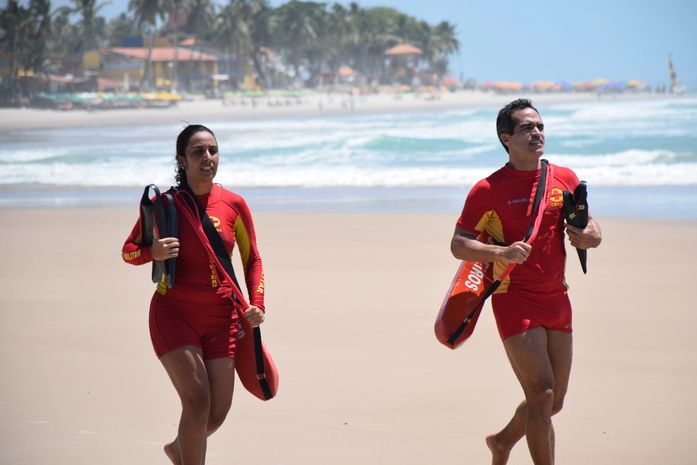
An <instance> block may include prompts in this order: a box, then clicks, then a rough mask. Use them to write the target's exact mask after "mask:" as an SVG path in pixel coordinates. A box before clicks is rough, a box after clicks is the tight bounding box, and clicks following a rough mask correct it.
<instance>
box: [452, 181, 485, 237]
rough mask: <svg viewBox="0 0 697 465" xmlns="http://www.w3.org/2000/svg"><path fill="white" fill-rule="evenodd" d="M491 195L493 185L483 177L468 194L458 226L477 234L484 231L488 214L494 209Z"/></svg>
mask: <svg viewBox="0 0 697 465" xmlns="http://www.w3.org/2000/svg"><path fill="white" fill-rule="evenodd" d="M491 196H492V192H491V185H490V184H489V181H488V180H486V179H482V180H481V181H479V182H478V183H477V184H475V185H474V187H472V189H471V190H470V191H469V194H467V200H465V205H464V207H463V208H462V213H461V214H460V218H459V219H458V220H457V227H458V228H460V229H462V230H464V231H466V232H468V233H470V234H473V235H475V236H479V235H480V234H481V233H482V232H484V230H485V229H486V224H487V222H488V215H490V214H491V213H492V211H493V206H492V205H493V201H492V199H491Z"/></svg>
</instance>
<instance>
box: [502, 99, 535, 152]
mask: <svg viewBox="0 0 697 465" xmlns="http://www.w3.org/2000/svg"><path fill="white" fill-rule="evenodd" d="M513 119H514V120H515V122H516V125H515V127H514V129H513V134H501V140H502V141H503V143H504V144H506V147H508V153H509V154H511V155H514V156H531V155H534V156H536V157H538V158H539V157H541V156H542V154H543V153H544V151H545V133H544V130H545V126H544V124H543V123H542V118H541V117H540V115H539V114H538V113H537V112H536V111H535V110H533V109H532V108H525V109H523V110H516V111H514V112H513Z"/></svg>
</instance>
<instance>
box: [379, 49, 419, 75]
mask: <svg viewBox="0 0 697 465" xmlns="http://www.w3.org/2000/svg"><path fill="white" fill-rule="evenodd" d="M422 53H423V52H422V51H421V49H420V48H417V47H414V46H413V45H410V44H399V45H395V46H394V47H392V48H390V49H388V50H387V51H385V58H386V62H387V80H388V81H389V82H390V83H391V84H405V85H411V84H413V83H414V78H416V77H417V74H418V73H417V70H418V66H419V60H420V59H421V55H422Z"/></svg>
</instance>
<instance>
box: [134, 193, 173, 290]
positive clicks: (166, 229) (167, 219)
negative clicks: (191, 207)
mask: <svg viewBox="0 0 697 465" xmlns="http://www.w3.org/2000/svg"><path fill="white" fill-rule="evenodd" d="M153 223H154V226H155V227H156V228H157V235H158V237H177V235H178V234H179V217H178V216H177V209H176V208H175V206H174V198H173V197H172V194H169V193H165V194H160V189H158V188H157V186H156V185H155V184H149V185H147V186H145V191H144V192H143V197H142V198H141V199H140V230H141V231H142V236H143V241H142V244H143V245H145V246H149V245H152V242H153V240H154V234H153ZM176 266H177V259H176V258H168V259H167V260H153V262H152V282H154V283H158V284H159V283H161V282H163V283H164V284H165V285H166V286H167V287H169V288H171V287H172V286H174V275H175V271H176Z"/></svg>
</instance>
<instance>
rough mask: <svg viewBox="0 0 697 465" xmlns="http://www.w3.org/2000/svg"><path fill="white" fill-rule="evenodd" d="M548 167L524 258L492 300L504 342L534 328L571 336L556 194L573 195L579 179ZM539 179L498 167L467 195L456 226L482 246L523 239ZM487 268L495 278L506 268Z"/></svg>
mask: <svg viewBox="0 0 697 465" xmlns="http://www.w3.org/2000/svg"><path fill="white" fill-rule="evenodd" d="M550 168H551V173H552V179H551V180H550V182H549V184H548V185H549V188H548V190H547V199H546V207H545V210H544V212H543V216H542V222H541V224H540V228H539V232H538V234H537V238H536V239H535V241H534V242H533V243H532V251H531V253H530V256H529V257H528V259H527V260H526V261H525V262H524V263H522V264H520V265H517V266H516V267H515V268H514V269H513V271H512V272H511V274H510V275H509V276H508V277H506V279H504V280H503V282H502V283H501V286H500V287H499V288H498V290H497V291H496V293H495V294H494V296H493V298H492V306H493V308H494V315H495V316H496V322H497V326H498V328H499V333H500V334H501V337H502V338H504V339H505V338H507V337H510V336H513V335H515V334H519V333H521V332H524V331H527V330H529V329H532V328H534V327H537V326H544V327H546V328H548V329H557V330H561V331H567V332H571V304H570V303H569V299H568V296H567V294H566V291H567V286H566V282H565V280H564V265H565V260H566V251H565V249H564V227H563V223H564V215H563V203H564V201H563V196H562V191H563V190H564V189H568V190H570V191H572V192H573V190H574V189H575V188H576V186H577V185H578V184H579V181H578V178H577V177H576V175H575V174H574V172H573V171H571V170H569V169H568V168H563V167H560V166H553V165H550ZM539 177H540V170H536V171H518V170H515V169H513V168H510V167H509V166H504V167H503V168H501V169H499V170H498V171H496V172H494V173H493V174H491V175H490V176H489V177H487V178H485V179H482V180H481V181H479V182H478V183H477V184H475V186H474V187H473V188H472V190H471V191H470V192H469V194H468V196H467V200H466V201H465V206H464V208H463V210H462V215H461V216H460V218H459V220H458V222H457V226H458V227H459V228H460V229H462V230H464V231H466V232H468V233H470V234H473V235H475V236H477V238H478V239H479V240H480V241H482V242H486V243H494V244H500V245H501V244H503V245H509V244H512V243H513V242H516V241H521V240H523V238H524V237H525V233H526V231H527V229H528V226H529V225H530V222H531V210H532V200H533V196H534V193H535V188H536V187H537V182H538V180H539ZM492 268H493V278H494V279H496V278H497V277H498V276H499V275H500V274H501V272H503V270H504V269H505V268H506V264H505V263H499V262H495V263H494V266H493V267H492Z"/></svg>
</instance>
